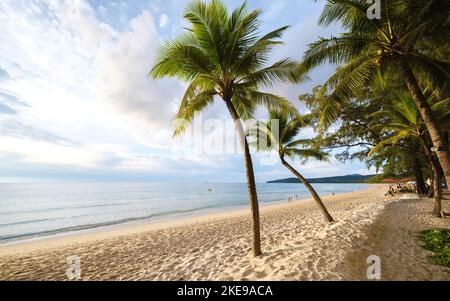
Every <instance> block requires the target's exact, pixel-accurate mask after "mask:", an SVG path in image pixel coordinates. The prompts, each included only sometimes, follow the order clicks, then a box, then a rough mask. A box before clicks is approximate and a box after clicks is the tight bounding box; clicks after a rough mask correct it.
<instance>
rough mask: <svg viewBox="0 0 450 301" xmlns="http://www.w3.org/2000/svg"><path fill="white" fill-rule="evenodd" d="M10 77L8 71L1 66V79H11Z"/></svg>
mask: <svg viewBox="0 0 450 301" xmlns="http://www.w3.org/2000/svg"><path fill="white" fill-rule="evenodd" d="M10 77H11V76H10V75H9V73H8V71H6V70H5V69H3V68H2V67H0V80H4V79H9V78H10Z"/></svg>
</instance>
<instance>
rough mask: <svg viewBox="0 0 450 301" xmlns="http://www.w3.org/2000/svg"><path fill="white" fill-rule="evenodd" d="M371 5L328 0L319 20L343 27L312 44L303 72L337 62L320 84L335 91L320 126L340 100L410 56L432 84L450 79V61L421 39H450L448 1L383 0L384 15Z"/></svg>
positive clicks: (331, 118) (335, 110) (325, 124)
mask: <svg viewBox="0 0 450 301" xmlns="http://www.w3.org/2000/svg"><path fill="white" fill-rule="evenodd" d="M370 6H371V4H370V3H367V1H366V0H327V4H326V6H325V8H324V10H323V12H322V14H321V17H320V20H319V23H320V24H321V25H329V24H331V23H333V22H337V21H341V23H342V26H343V28H344V29H345V33H343V34H342V35H341V36H339V37H330V38H320V39H319V40H318V41H316V42H314V43H312V44H310V45H309V49H308V50H307V51H306V53H305V56H304V61H303V63H302V64H301V67H300V69H301V72H306V71H309V70H311V69H313V68H315V67H317V66H320V65H322V64H325V63H330V64H333V65H337V66H339V68H338V69H337V70H336V72H335V74H334V75H333V76H331V77H330V78H329V79H328V80H327V81H326V83H325V84H324V85H323V87H322V92H323V94H325V93H326V92H327V91H332V93H331V95H330V97H329V98H327V99H326V101H324V102H322V103H321V104H320V106H321V112H322V114H321V116H320V126H321V127H325V128H326V127H328V126H329V125H331V124H332V123H333V122H334V121H335V120H336V118H337V117H338V114H339V108H340V105H341V104H342V103H343V102H345V101H347V100H348V99H350V98H352V97H358V96H360V95H361V92H362V91H363V90H364V89H365V88H366V87H367V86H368V85H370V84H371V83H372V82H373V80H374V79H375V78H376V77H377V72H381V73H384V72H385V71H386V70H388V69H389V68H391V69H392V65H393V63H395V62H396V61H398V59H407V60H408V62H409V64H410V65H411V66H412V67H413V69H414V70H415V71H416V72H420V74H421V75H422V77H423V78H425V79H426V81H427V82H428V83H429V84H430V86H432V87H443V86H445V85H449V82H450V61H448V60H447V61H439V60H437V59H434V58H432V57H429V56H427V55H426V54H424V53H423V52H422V51H421V50H420V48H419V47H418V43H419V42H420V41H422V40H424V39H428V40H430V41H433V42H434V43H439V42H440V41H443V42H445V43H448V40H449V39H450V26H449V25H450V17H449V16H450V1H448V0H389V1H382V8H381V19H369V18H368V17H367V11H368V9H369V7H370Z"/></svg>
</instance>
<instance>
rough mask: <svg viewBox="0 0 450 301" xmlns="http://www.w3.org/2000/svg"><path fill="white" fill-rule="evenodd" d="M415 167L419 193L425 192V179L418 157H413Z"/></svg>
mask: <svg viewBox="0 0 450 301" xmlns="http://www.w3.org/2000/svg"><path fill="white" fill-rule="evenodd" d="M413 169H414V175H415V177H416V184H417V194H425V192H426V187H425V181H424V179H423V172H422V166H421V164H420V161H419V159H417V158H414V159H413Z"/></svg>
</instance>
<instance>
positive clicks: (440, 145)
mask: <svg viewBox="0 0 450 301" xmlns="http://www.w3.org/2000/svg"><path fill="white" fill-rule="evenodd" d="M399 63H400V69H401V72H402V74H403V76H404V78H405V81H406V85H407V87H408V90H409V92H410V93H411V96H412V98H413V100H414V102H415V103H416V106H417V109H418V110H419V112H420V115H421V116H422V119H423V120H424V122H425V125H426V127H427V129H428V132H429V133H430V136H431V140H432V141H433V146H434V148H435V149H436V155H437V157H438V159H439V162H440V163H441V166H442V169H443V170H444V177H445V180H446V182H447V186H449V187H450V151H449V149H448V144H447V143H446V139H445V137H444V134H443V132H442V131H441V128H440V126H439V125H438V122H437V121H436V119H435V118H434V116H433V113H432V111H431V107H430V105H429V104H428V102H427V100H426V99H425V96H424V95H423V93H422V90H421V89H420V87H419V84H418V83H417V79H416V77H415V76H414V73H413V71H412V69H411V67H410V66H409V64H408V61H407V60H406V59H405V58H401V59H400V60H399Z"/></svg>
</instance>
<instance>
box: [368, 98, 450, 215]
mask: <svg viewBox="0 0 450 301" xmlns="http://www.w3.org/2000/svg"><path fill="white" fill-rule="evenodd" d="M395 94H396V97H395V98H394V99H393V101H392V104H391V105H388V106H386V108H385V109H384V110H382V111H379V112H377V113H375V114H373V115H378V116H381V117H382V118H383V119H384V120H383V123H382V124H380V125H378V126H376V127H373V128H372V129H371V130H373V129H374V128H378V129H379V130H380V132H381V134H382V135H383V134H384V136H385V139H384V140H382V141H381V142H379V143H378V144H377V145H376V146H374V147H373V148H372V150H371V151H370V152H369V156H372V155H373V154H374V153H376V152H379V151H380V150H381V149H383V148H384V147H385V146H388V145H396V144H397V143H398V142H399V141H400V140H404V139H411V138H413V139H415V140H416V141H418V142H419V143H420V145H421V146H422V149H423V154H424V156H425V158H426V160H427V161H428V163H429V165H430V167H431V171H432V174H433V180H432V187H431V189H432V190H433V191H434V198H435V205H434V214H435V216H437V217H441V211H442V201H441V200H442V186H441V185H442V174H441V170H440V166H439V163H438V162H437V161H436V159H435V156H434V154H433V153H432V152H431V150H430V149H431V138H430V135H429V133H428V131H427V129H426V127H425V125H424V122H423V120H422V118H421V116H420V113H419V110H418V109H417V107H416V106H415V103H414V101H413V99H412V97H411V96H410V95H409V94H407V93H402V92H397V93H395ZM449 102H450V99H445V100H442V101H440V102H437V101H436V99H435V97H434V96H431V97H429V98H428V100H427V103H428V104H429V105H430V107H431V109H432V111H433V114H434V115H435V116H437V118H438V121H439V123H441V124H447V125H448V124H449V120H450V118H449V117H450V110H449V109H448V105H449Z"/></svg>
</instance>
